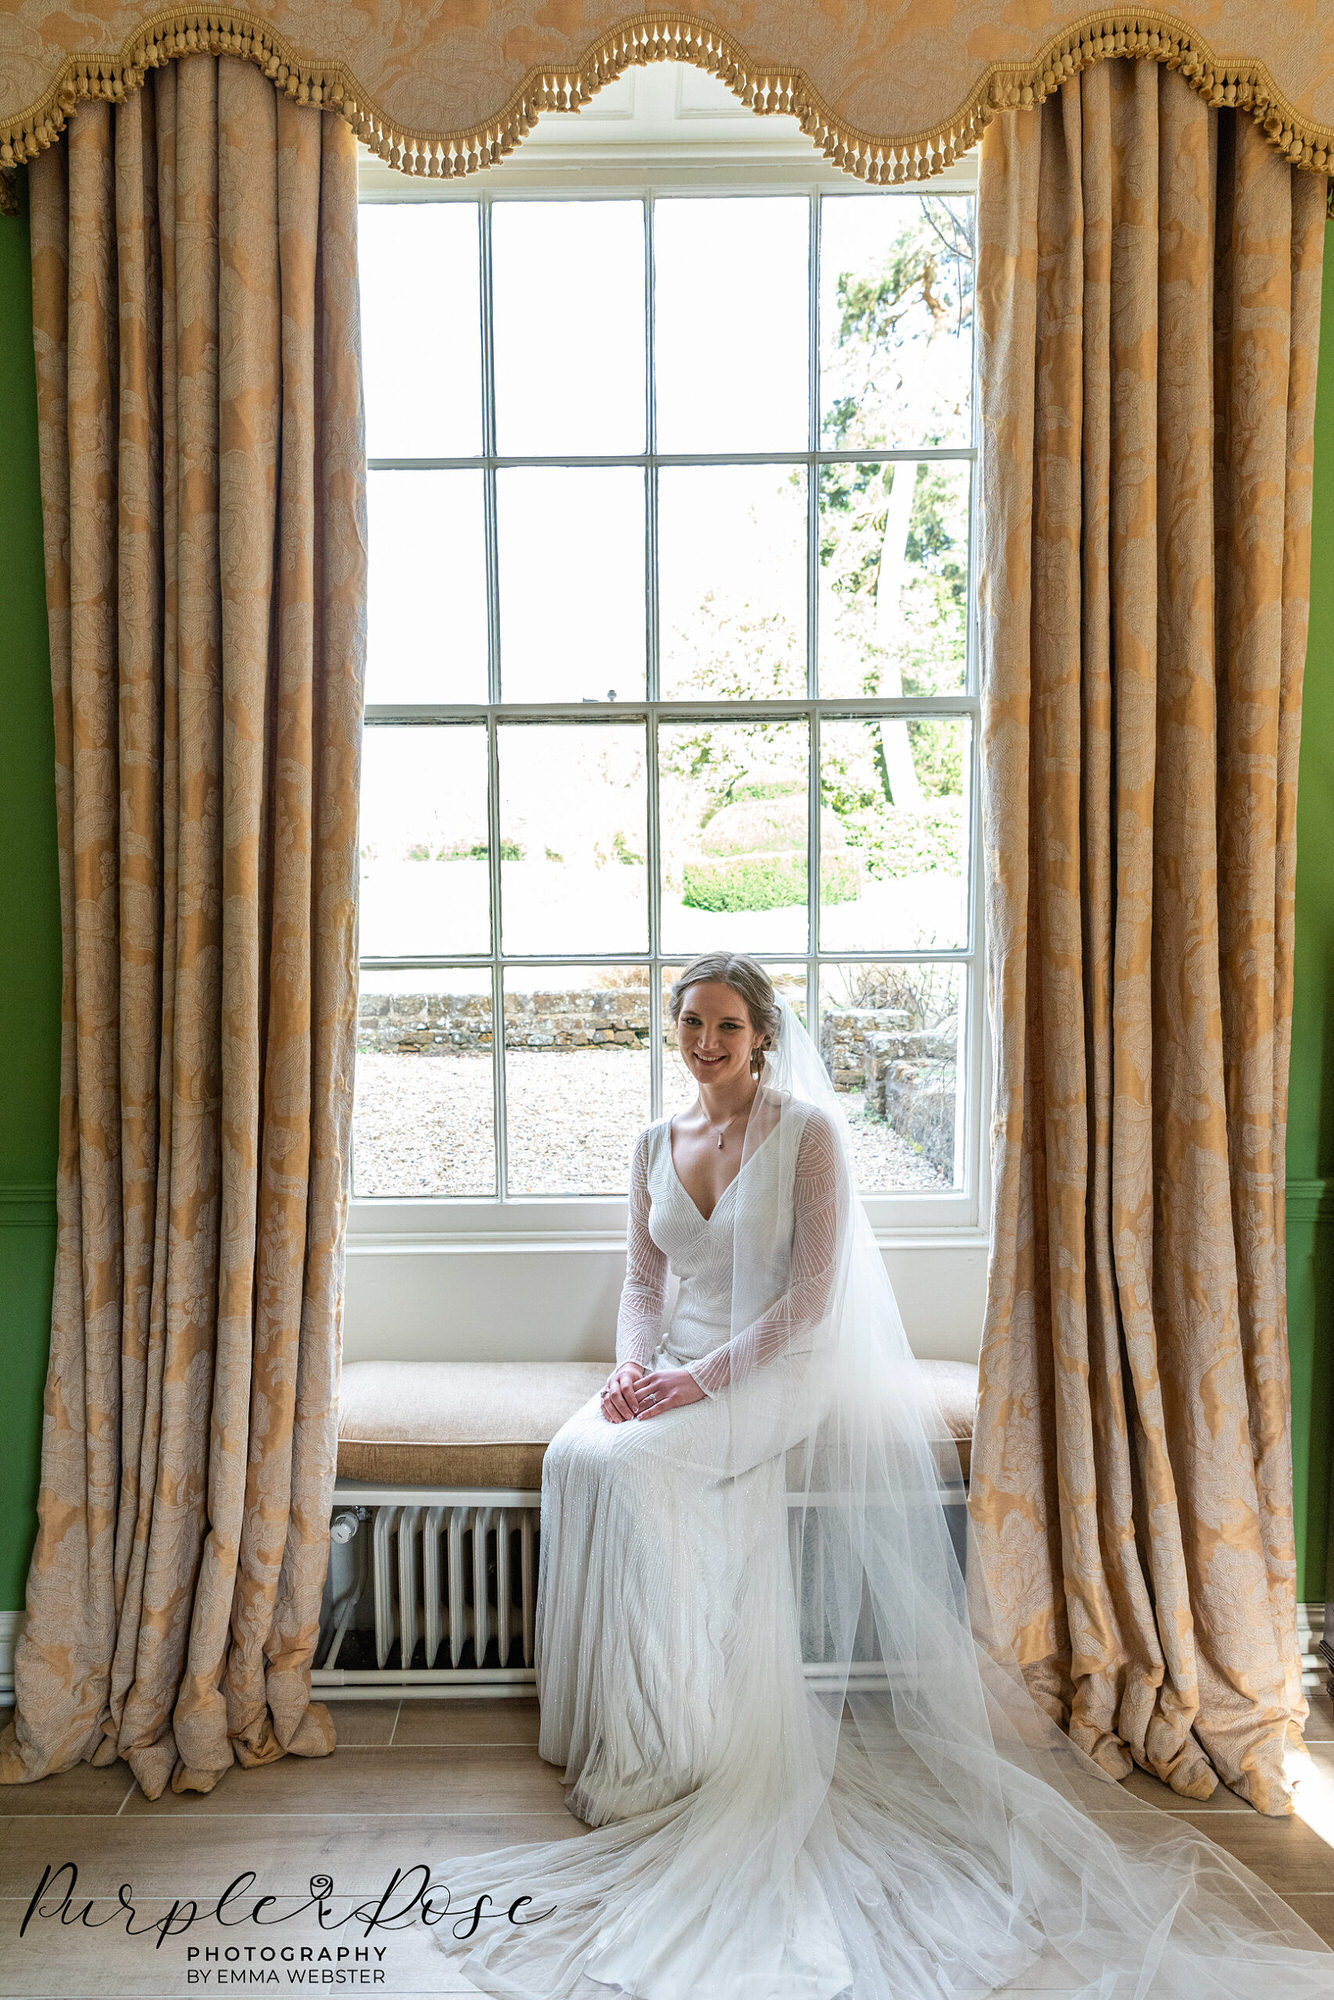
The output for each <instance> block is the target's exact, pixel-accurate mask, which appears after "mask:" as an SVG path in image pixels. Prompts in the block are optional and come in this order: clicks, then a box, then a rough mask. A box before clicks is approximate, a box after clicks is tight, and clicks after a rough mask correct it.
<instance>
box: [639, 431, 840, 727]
mask: <svg viewBox="0 0 1334 2000" xmlns="http://www.w3.org/2000/svg"><path fill="white" fill-rule="evenodd" d="M658 577H659V582H658V602H659V632H660V640H659V652H660V657H661V661H662V668H661V687H662V693H663V695H664V697H665V698H666V699H668V700H691V699H693V700H699V699H701V698H706V697H708V696H712V695H718V696H722V697H724V698H726V699H729V700H736V699H740V698H748V699H755V698H757V697H762V696H764V695H787V696H793V695H796V696H801V695H804V694H805V692H806V473H805V468H804V467H801V466H786V465H785V466H770V465H707V466H693V465H692V466H668V467H665V468H664V469H663V471H662V472H660V473H659V475H658Z"/></svg>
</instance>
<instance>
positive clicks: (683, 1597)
mask: <svg viewBox="0 0 1334 2000" xmlns="http://www.w3.org/2000/svg"><path fill="white" fill-rule="evenodd" d="M816 1116H817V1119H818V1114H816ZM822 1124H823V1121H819V1125H817V1127H815V1128H814V1129H812V1130H811V1131H809V1132H808V1133H807V1134H806V1136H805V1138H804V1140H803V1142H802V1143H801V1144H800V1145H799V1147H798V1150H797V1172H796V1176H795V1184H794V1186H793V1187H789V1188H787V1189H780V1188H779V1187H777V1186H776V1185H775V1180H776V1176H777V1175H778V1173H779V1172H780V1169H781V1159H782V1155H781V1153H780V1151H779V1149H778V1147H776V1146H773V1145H770V1144H761V1145H760V1146H759V1147H757V1148H756V1150H755V1151H754V1153H753V1154H752V1155H751V1157H750V1158H748V1159H747V1160H746V1161H745V1162H744V1164H743V1166H742V1168H741V1173H740V1174H738V1176H737V1177H736V1178H735V1179H734V1180H732V1181H731V1182H729V1184H728V1186H727V1188H726V1189H725V1190H724V1192H723V1194H722V1196H721V1197H720V1199H719V1201H718V1204H717V1207H716V1208H715V1209H714V1210H713V1213H712V1214H711V1215H709V1216H707V1217H706V1216H704V1215H702V1214H701V1213H700V1210H699V1209H698V1207H697V1206H696V1204H695V1202H694V1201H693V1199H692V1198H691V1196H690V1195H689V1194H687V1192H686V1190H685V1188H684V1187H683V1185H682V1183H681V1180H680V1178H679V1176H678V1174H677V1172H676V1168H675V1166H674V1165H673V1161H672V1145H671V1121H670V1119H660V1120H659V1122H658V1123H657V1124H656V1125H650V1126H649V1127H648V1129H647V1130H646V1131H645V1132H643V1133H641V1135H640V1137H639V1140H638V1143H637V1144H636V1146H635V1150H634V1157H633V1162H632V1166H631V1177H630V1226H629V1238H628V1246H627V1268H626V1279H625V1286H624V1289H623V1291H622V1294H621V1309H620V1315H619V1320H618V1324H617V1332H616V1359H617V1361H618V1362H621V1361H639V1362H642V1363H643V1365H644V1366H645V1367H646V1368H660V1367H661V1368H681V1367H689V1368H690V1369H691V1373H692V1374H693V1375H694V1376H695V1379H696V1381H698V1382H699V1384H700V1387H701V1388H702V1389H704V1391H705V1398H704V1400H703V1401H702V1402H698V1403H691V1404H688V1405H687V1406H685V1407H684V1408H681V1409H676V1410H671V1411H668V1412H665V1413H664V1414H663V1415H662V1416H659V1417H648V1418H644V1419H643V1420H641V1421H623V1422H621V1423H610V1422H608V1421H607V1419H606V1418H605V1417H604V1416H603V1415H602V1410H601V1406H600V1400H599V1397H598V1396H596V1395H595V1396H591V1397H590V1398H589V1400H588V1401H587V1402H586V1403H585V1404H584V1406H583V1408H582V1409H580V1410H577V1411H576V1412H575V1414H574V1416H572V1417H571V1418H570V1420H569V1422H568V1423H566V1424H565V1425H564V1426H563V1428H562V1429H561V1430H559V1431H558V1432H557V1433H556V1435H555V1437H554V1438H553V1439H552V1441H551V1443H550V1445H549V1446H548V1448H547V1453H546V1458H545V1460H544V1462H543V1466H542V1531H541V1542H540V1550H541V1553H540V1560H539V1570H538V1586H537V1626H536V1631H537V1651H536V1666H537V1686H538V1694H539V1697H540V1700H541V1733H540V1735H539V1738H538V1752H539V1754H540V1755H541V1756H542V1757H544V1758H546V1759H547V1761H548V1762H549V1763H553V1764H560V1765H562V1766H564V1767H565V1782H566V1783H567V1784H569V1785H572V1786H573V1788H574V1789H573V1791H572V1792H571V1793H570V1795H569V1798H568V1800H567V1803H568V1805H569V1807H570V1810H571V1811H572V1812H574V1813H575V1814H577V1815H578V1817H579V1818H580V1819H582V1820H585V1821H586V1822H587V1823H588V1824H589V1825H591V1826H601V1825H603V1824H605V1823H606V1822H608V1821H611V1820H620V1819H624V1818H626V1817H628V1815H630V1814H631V1813H636V1812H643V1811H645V1810H646V1809H648V1808H649V1807H652V1806H658V1805H664V1804H666V1803H667V1802H668V1801H670V1800H672V1799H677V1798H680V1797H682V1796H683V1795H684V1794H685V1793H687V1792H690V1791H693V1790H694V1788H695V1786H696V1785H697V1784H698V1783H699V1782H700V1779H701V1778H702V1776H703V1774H704V1771H705V1770H706V1768H707V1765H708V1762H709V1759H710V1757H711V1756H712V1755H713V1754H714V1750H715V1747H716V1742H717V1736H718V1713H719V1704H720V1692H719V1682H720V1679H721V1675H722V1671H723V1654H724V1647H725V1645H726V1644H727V1642H728V1634H729V1630H730V1629H731V1628H732V1627H733V1626H734V1625H737V1626H738V1629H737V1633H736V1637H741V1636H742V1635H744V1637H745V1639H746V1640H747V1641H749V1642H750V1643H751V1644H753V1646H754V1647H755V1650H756V1654H757V1657H758V1658H759V1659H760V1660H761V1661H776V1660H777V1659H780V1658H783V1657H785V1656H786V1657H788V1658H790V1659H792V1660H793V1661H794V1662H795V1640H794V1636H793V1634H794V1627H793V1623H792V1613H791V1592H790V1589H789V1590H785V1591H781V1592H780V1591H779V1590H778V1589H776V1588H774V1589H772V1590H770V1589H768V1588H767V1583H768V1581H769V1580H770V1579H771V1578H772V1576H773V1573H774V1571H775V1567H776V1565H777V1564H778V1563H779V1562H780V1561H781V1562H785V1561H787V1559H788V1557H787V1535H786V1519H785V1509H784V1503H783V1472H784V1460H783V1458H782V1457H781V1456H774V1455H771V1456H769V1457H766V1458H764V1459H763V1460H762V1461H761V1462H760V1463H759V1464H758V1465H754V1466H750V1467H742V1468H740V1469H739V1470H738V1469H737V1468H735V1467H729V1469H728V1471H727V1472H726V1473H719V1472H718V1471H717V1469H716V1468H717V1467H719V1465H720V1464H722V1463H723V1461H724V1459H725V1457H726V1454H727V1446H728V1437H729V1430H730V1414H729V1412H728V1411H727V1410H725V1408H724V1406H723V1405H722V1404H720V1403H719V1401H718V1400H717V1398H718V1396H719V1395H720V1393H721V1391H722V1390H723V1389H724V1388H726V1386H727V1381H728V1353H727V1349H728V1343H729V1340H730V1336H731V1330H732V1324H731V1323H732V1265H733V1225H734V1218H735V1216H736V1212H737V1205H738V1199H739V1195H740V1192H741V1177H742V1175H744V1176H746V1177H747V1181H748V1183H749V1182H755V1181H758V1180H761V1179H763V1180H764V1181H765V1182H766V1186H765V1187H764V1188H763V1189H759V1188H756V1187H754V1186H750V1185H748V1186H747V1189H746V1192H747V1195H748V1196H749V1197H750V1198H751V1199H761V1198H762V1199H765V1200H767V1201H772V1202H778V1201H780V1200H782V1201H784V1202H785V1203H786V1204H787V1205H788V1207H789V1210H791V1209H792V1207H793V1206H794V1205H795V1207H796V1208H797V1209H798V1210H799V1212H800V1216H801V1227H800V1228H799V1229H796V1230H793V1231H792V1234H793V1236H794V1243H793V1249H792V1253H791V1257H790V1259H789V1263H788V1266H787V1268H779V1269H777V1270H776V1271H775V1273H774V1290H775V1296H776V1301H777V1306H776V1309H775V1310H774V1311H772V1312H771V1313H770V1314H769V1316H768V1318H769V1324H768V1325H767V1326H766V1327H765V1328H764V1329H763V1330H762V1338H763V1339H764V1341H765V1343H766V1345H767V1347H768V1350H769V1351H768V1354H767V1356H766V1360H765V1365H764V1367H763V1369H762V1370H760V1371H758V1372H756V1373H753V1374H751V1375H750V1376H749V1377H748V1379H747V1381H746V1383H745V1385H744V1388H745V1392H746V1393H747V1394H748V1395H750V1396H764V1397H767V1398H768V1399H770V1401H771V1402H772V1403H774V1404H775V1406H776V1407H777V1406H779V1405H781V1401H782V1399H783V1398H784V1397H785V1396H786V1398H787V1399H788V1401H789V1402H790V1403H791V1404H792V1406H793V1408H792V1422H791V1425H790V1431H791V1439H792V1441H795V1440H796V1439H797V1438H799V1437H800V1436H801V1434H802V1428H803V1426H802V1423H801V1413H800V1404H799V1398H798V1397H797V1395H796V1394H795V1393H794V1389H795V1386H796V1382H797V1381H798V1380H799V1373H800V1368H801V1366H802V1364H801V1362H800V1359H799V1358H798V1360H797V1365H796V1368H795V1369H794V1368H793V1367H792V1366H785V1365H784V1361H783V1357H782V1355H781V1353H780V1352H779V1350H780V1349H781V1348H782V1347H783V1346H785V1345H786V1344H787V1343H788V1341H789V1338H790V1334H791V1328H792V1325H793V1323H794V1320H796V1319H798V1318H799V1316H800V1306H801V1295H802V1291H803V1289H804V1288H805V1286H807V1285H810V1284H818V1283H819V1280H820V1277H821V1274H822V1270H827V1267H828V1265H829V1263H830V1261H831V1260H832V1256H833V1251H834V1230H833V1227H832V1223H833V1200H834V1185H835V1182H834V1161H833V1157H832V1153H831V1143H832V1142H831V1135H829V1134H828V1133H827V1132H824V1131H822V1130H821V1129H820V1126H822ZM794 1267H795V1269H794ZM794 1277H795V1283H794V1282H793V1280H794ZM672 1278H674V1279H675V1280H676V1282H677V1286H678V1290H677V1293H676V1300H675V1305H674V1308H673V1310H672V1311H671V1313H670V1316H668V1314H667V1311H666V1307H667V1298H668V1289H669V1280H670V1279H672ZM794 1293H795V1300H794ZM765 1429H766V1440H767V1426H766V1427H765ZM760 1578H764V1579H765V1580H766V1588H765V1589H764V1590H763V1591H761V1590H760V1589H758V1588H757V1584H758V1581H759V1579H760ZM747 1591H748V1592H749V1595H750V1598H751V1600H752V1609H751V1612H750V1614H749V1616H748V1617H747V1618H746V1619H744V1620H743V1621H740V1622H739V1625H738V1621H737V1619H736V1607H737V1603H738V1598H739V1595H740V1594H741V1593H743V1592H747Z"/></svg>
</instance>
